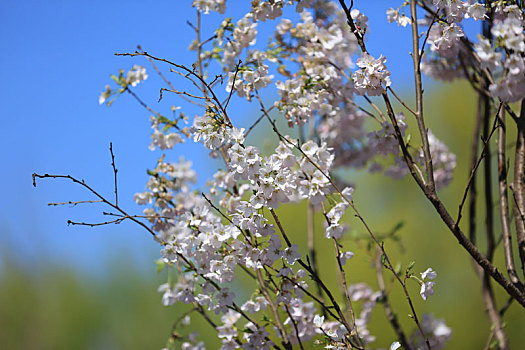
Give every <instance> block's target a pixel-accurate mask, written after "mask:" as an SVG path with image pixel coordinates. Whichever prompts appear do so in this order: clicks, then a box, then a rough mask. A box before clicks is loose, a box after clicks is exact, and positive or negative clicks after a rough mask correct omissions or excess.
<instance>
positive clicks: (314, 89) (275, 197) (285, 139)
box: [101, 0, 525, 350]
mask: <svg viewBox="0 0 525 350" xmlns="http://www.w3.org/2000/svg"><path fill="white" fill-rule="evenodd" d="M192 4H193V6H194V7H195V8H196V9H197V10H198V11H200V13H201V14H208V13H210V12H214V11H215V12H218V13H221V14H223V13H225V11H226V1H225V0H194V1H193V2H192ZM407 4H408V2H407V3H405V5H403V6H406V5H407ZM420 5H423V6H422V7H421V10H422V11H426V14H425V16H424V17H423V18H419V19H415V18H409V17H407V16H406V15H405V14H404V12H403V10H402V7H403V6H401V8H396V9H395V10H394V9H393V8H392V9H389V10H388V11H387V20H388V22H391V23H393V22H395V23H397V24H398V25H400V26H402V27H407V26H410V25H414V24H417V25H420V26H422V27H426V28H425V30H426V34H427V35H426V37H425V39H424V42H425V43H426V45H427V47H425V48H424V50H422V52H424V55H423V58H422V70H423V71H424V72H425V73H426V74H428V75H430V76H436V75H439V76H440V78H442V79H453V78H458V77H466V78H471V79H472V83H473V84H477V83H479V81H480V80H483V79H484V80H485V81H486V82H487V84H490V87H488V89H489V91H490V94H492V96H493V97H497V98H500V99H501V100H503V101H516V100H518V99H521V98H523V97H524V95H525V64H524V61H523V57H522V55H523V54H524V52H525V44H524V40H523V39H524V37H523V26H524V23H523V15H522V12H521V10H518V9H517V8H516V6H515V5H509V4H508V3H507V2H503V1H495V2H493V8H488V7H487V5H484V4H480V3H478V2H475V1H460V0H453V1H452V0H425V1H422V2H421V4H420ZM289 8H292V11H293V8H294V9H295V11H296V12H297V14H293V16H291V18H293V17H294V16H295V17H296V18H298V19H297V20H296V21H292V19H289V18H284V17H283V16H285V15H286V14H287V11H289ZM489 16H493V24H494V25H493V26H492V28H491V31H490V37H483V36H480V37H479V39H478V41H477V42H476V43H473V42H471V41H470V40H469V38H468V37H467V35H466V33H465V31H464V30H463V27H462V21H463V20H473V21H484V20H486V19H487V18H489ZM271 21H275V30H274V32H273V34H272V37H271V38H270V39H271V40H269V41H268V43H267V44H261V40H258V35H259V28H260V27H262V26H263V25H262V23H263V22H271ZM416 21H417V22H416ZM349 23H350V24H352V25H353V26H352V28H355V30H354V31H352V30H350V26H349V25H348V24H349ZM368 30H369V24H368V18H367V16H366V15H365V14H364V13H362V12H360V11H358V10H357V9H354V8H352V9H348V11H346V12H345V11H343V10H342V9H341V8H340V4H339V3H337V2H331V1H323V0H303V1H301V0H268V1H263V0H254V1H252V2H251V3H250V7H249V11H248V12H247V13H246V14H244V15H243V16H242V17H241V18H239V19H238V20H233V19H226V20H224V21H223V22H222V23H221V25H220V26H219V28H218V29H217V31H216V32H215V35H214V36H213V38H212V39H210V40H208V41H206V42H205V43H204V42H197V41H196V42H194V43H193V44H192V46H191V48H192V49H194V50H197V49H198V51H199V52H200V55H199V57H198V61H197V63H198V64H194V65H193V69H187V70H186V71H185V73H184V74H182V75H183V76H185V77H186V78H188V77H189V78H190V79H191V78H193V77H194V76H198V77H199V78H201V79H202V80H201V81H200V82H199V84H194V85H195V86H197V87H198V86H199V85H202V90H201V92H202V95H203V96H202V98H201V97H199V99H198V103H199V104H201V105H203V107H204V108H203V111H202V112H201V113H199V115H197V116H195V117H194V118H192V120H191V122H190V121H189V120H188V118H187V117H186V116H185V115H183V114H180V116H179V117H175V116H174V118H173V119H171V118H166V117H164V116H162V115H160V114H156V115H153V116H152V117H151V119H150V120H151V126H152V129H153V132H152V135H151V137H152V142H151V145H150V149H152V150H154V149H157V148H158V149H160V150H163V151H165V150H169V149H172V148H174V147H175V146H176V145H177V144H179V143H182V142H185V141H186V140H193V142H196V143H200V144H202V145H203V146H204V147H205V148H206V149H208V150H209V151H210V155H211V156H212V157H214V158H218V159H220V162H222V164H223V166H222V168H221V169H218V170H217V171H216V172H215V174H214V175H213V178H212V179H210V180H209V181H208V183H207V185H206V187H205V189H201V190H199V191H197V190H196V187H195V182H196V173H195V171H194V170H193V169H192V164H191V162H190V161H186V160H185V159H184V158H180V159H179V161H178V162H170V161H168V160H166V159H165V158H164V156H163V157H161V158H160V159H159V161H158V163H157V164H156V166H155V168H154V169H152V170H149V171H148V174H149V176H150V177H149V180H148V183H147V185H146V189H145V191H143V192H142V193H137V194H136V195H135V197H134V200H135V201H136V203H138V204H140V205H146V206H147V208H146V209H145V210H144V216H145V218H147V219H148V220H149V222H150V224H151V227H152V230H153V231H154V232H155V234H156V238H155V239H156V240H157V241H158V242H159V244H160V245H161V249H160V255H161V260H160V265H161V266H162V267H165V268H166V269H170V271H174V273H175V275H176V276H177V278H176V279H175V280H173V279H170V280H169V282H168V283H165V284H163V285H161V286H160V287H159V292H160V293H162V303H163V304H164V305H166V306H169V305H174V304H175V303H185V304H191V305H192V306H193V307H194V310H197V312H199V313H201V314H203V315H204V316H205V318H207V319H210V318H209V316H208V314H209V315H212V316H211V317H212V318H213V320H214V321H211V322H210V323H211V324H212V325H213V327H214V328H215V331H216V334H217V337H218V338H219V340H220V342H221V349H224V350H226V349H239V348H244V349H270V348H272V347H277V348H279V346H280V345H279V344H282V345H284V346H285V348H287V347H288V346H291V345H295V344H302V343H303V342H307V341H315V342H317V343H319V344H322V345H323V346H324V348H327V349H334V348H335V349H346V348H360V347H364V346H367V347H370V346H371V345H370V344H373V342H374V341H375V339H376V335H374V334H372V333H371V332H370V330H369V323H370V321H371V319H372V317H371V316H372V312H373V310H374V309H375V308H376V307H378V306H379V305H381V304H382V303H383V302H384V301H385V293H386V290H385V289H384V288H383V287H381V290H379V291H373V289H372V288H370V287H369V286H368V285H366V284H365V283H362V282H356V283H348V284H347V281H346V274H345V273H346V271H349V270H350V269H352V263H353V261H352V263H349V261H350V259H352V258H353V257H354V256H359V254H354V252H353V251H351V250H349V248H352V247H349V245H350V244H349V242H350V241H351V240H350V239H349V235H348V232H349V226H348V224H347V223H348V218H349V217H350V216H351V215H348V214H347V212H350V211H352V212H353V214H355V216H357V217H358V218H361V217H360V215H359V214H357V211H356V207H355V204H354V199H353V191H354V187H353V186H351V185H349V182H350V181H347V180H346V179H345V178H344V176H339V173H341V172H339V170H340V169H348V168H354V169H364V171H369V172H371V173H374V172H378V171H382V172H383V173H384V174H386V175H389V176H392V177H396V178H401V177H404V176H405V175H407V174H408V173H409V166H408V165H407V162H408V160H410V161H413V163H411V164H410V166H412V167H414V168H415V169H416V170H420V168H425V167H426V164H425V154H426V155H427V156H428V153H430V157H431V161H432V164H433V173H432V176H434V181H435V184H436V188H437V189H441V188H443V187H445V186H446V185H448V184H449V183H450V182H451V181H452V178H453V171H454V168H455V166H456V156H455V155H454V154H453V153H452V152H450V151H449V149H448V147H447V146H446V145H445V144H444V143H443V142H442V141H440V140H439V139H438V138H437V137H436V136H435V135H434V134H433V133H432V132H431V131H429V130H425V132H424V133H422V134H424V135H427V136H422V137H427V139H426V140H422V141H427V142H421V143H422V144H428V149H426V150H425V149H423V147H424V146H421V147H419V146H418V145H415V143H416V142H417V141H412V138H411V136H410V134H409V130H410V128H411V124H412V123H413V120H412V119H410V118H411V117H412V115H411V116H410V117H408V118H407V117H405V115H403V114H402V113H395V112H393V111H390V110H387V112H386V113H385V112H383V111H382V110H381V109H380V108H378V107H377V106H376V105H375V104H373V103H372V102H371V100H370V98H374V97H375V96H379V98H384V99H387V98H388V96H389V94H390V92H392V88H391V86H392V81H391V79H390V77H391V74H390V71H389V70H388V67H387V66H386V62H387V58H386V57H385V56H383V55H380V54H377V55H376V54H374V55H373V54H372V53H370V52H368V51H367V50H366V49H364V48H363V45H364V44H363V42H362V41H360V40H363V38H365V39H366V36H367V32H368ZM485 34H487V33H485ZM208 42H210V45H213V48H212V49H210V50H208V51H206V50H205V49H204V44H208ZM263 42H264V41H263ZM265 45H266V46H265ZM214 60H215V61H218V63H219V66H220V67H219V68H217V69H218V70H220V73H221V74H217V76H216V78H215V80H213V82H212V83H210V84H208V85H207V84H206V79H207V77H208V73H209V72H204V71H202V69H203V68H202V66H203V65H202V63H203V62H205V63H206V65H204V66H205V67H208V66H210V65H211V63H213V62H214ZM465 62H468V63H469V64H468V68H467V69H464V68H463V67H462V64H464V63H465ZM199 67H201V68H199ZM192 74H193V75H192ZM476 74H477V75H478V76H475V77H474V75H476ZM210 76H211V75H210ZM479 77H482V79H478V78H479ZM146 78H147V74H146V72H145V69H143V68H142V67H138V66H135V67H133V69H132V70H131V71H130V72H128V73H127V75H124V74H123V73H121V74H120V76H119V77H117V78H116V80H115V79H114V80H115V81H116V82H117V84H119V85H120V86H121V90H119V91H118V93H122V92H124V91H126V89H127V90H128V91H129V87H134V86H135V85H136V84H138V83H139V82H141V81H143V80H145V79H146ZM223 80H224V82H225V84H224V85H225V86H224V87H223V88H222V91H221V92H218V91H219V90H218V89H216V85H218V84H219V82H222V81H223ZM201 83H202V84H201ZM263 89H273V91H275V92H277V94H278V95H277V94H276V96H278V97H277V98H276V100H275V101H273V104H269V105H268V107H267V104H265V103H266V101H265V99H264V98H263V97H262V94H260V92H261V91H262V90H263ZM113 93H114V91H113V90H111V89H110V88H107V89H106V91H105V92H103V94H102V96H101V101H102V102H101V103H103V102H104V101H106V100H107V98H108V97H109V96H110V95H111V94H113ZM221 93H222V94H224V95H221ZM216 94H217V95H219V97H217V96H216ZM187 96H192V95H190V94H186V96H185V97H187ZM361 96H365V97H366V98H365V99H364V100H365V101H367V102H370V106H371V107H373V108H374V110H375V111H376V112H370V111H369V109H367V108H365V107H363V105H364V103H361V100H359V99H362V97H361ZM396 97H397V96H396ZM230 98H239V99H242V100H245V101H248V102H255V101H257V105H258V107H260V110H261V112H262V113H263V116H262V117H261V118H260V119H259V120H257V121H256V122H255V123H254V124H248V123H245V120H241V121H239V120H238V119H237V118H233V117H232V118H230V116H229V115H228V111H227V107H228V104H229V102H230ZM378 100H379V99H378ZM390 107H391V106H390ZM270 109H273V110H274V112H275V111H278V112H279V113H280V117H282V118H283V119H284V120H285V121H286V122H287V124H288V126H289V128H290V129H289V130H287V131H286V132H281V131H280V128H279V126H278V125H280V124H279V123H276V122H275V121H274V120H273V119H272V118H273V117H272V116H270V114H269V111H270ZM407 109H408V110H410V112H411V113H412V114H413V115H414V117H415V118H416V119H417V118H420V117H421V116H420V115H418V113H416V112H413V111H412V110H411V109H410V108H409V107H407ZM175 110H176V109H175ZM264 118H266V119H264ZM181 120H182V121H183V122H184V123H188V126H181V125H180V124H181V123H179V122H180V121H181ZM261 120H262V121H261ZM263 122H267V123H269V125H270V128H271V129H272V131H273V132H274V134H275V136H276V139H277V140H278V141H277V143H276V144H274V145H273V146H267V147H264V148H263V147H258V146H256V145H255V144H253V143H250V142H249V141H250V138H249V137H248V134H249V133H250V131H251V130H252V128H254V127H256V126H257V125H258V124H259V125H260V124H262V123H263ZM414 124H415V123H414ZM239 125H242V126H244V127H240V126H239ZM248 125H250V126H248ZM267 125H268V124H267ZM287 134H289V135H287ZM290 135H294V136H290ZM405 141H406V142H405ZM402 146H403V147H402ZM425 151H427V152H428V153H426V152H425ZM427 161H428V160H427ZM410 170H413V169H410ZM287 203H307V206H308V208H309V210H311V211H313V212H314V213H317V214H319V217H322V219H323V224H324V230H323V232H322V233H321V234H319V232H315V235H320V236H324V237H325V238H326V239H327V240H329V241H330V243H331V244H333V245H334V253H333V257H331V258H333V264H334V265H335V264H337V266H338V267H339V268H340V272H341V273H340V276H338V277H339V278H340V279H341V282H342V285H343V286H344V290H343V294H344V297H345V299H346V300H345V301H344V302H343V303H344V304H345V305H344V306H339V303H341V302H340V301H338V300H336V298H334V297H331V293H329V291H328V287H326V284H325V282H324V280H323V279H322V276H320V275H319V274H318V271H317V270H316V269H317V267H316V266H314V265H315V262H314V261H313V258H312V257H313V255H312V254H311V252H310V251H309V252H307V251H306V249H305V248H304V246H303V244H302V243H300V242H302V241H296V240H294V239H292V238H291V237H296V235H295V234H290V233H289V232H288V228H287V227H285V225H283V223H282V222H281V221H280V220H279V213H278V212H277V209H279V208H281V207H282V206H283V205H285V204H287ZM312 215H314V214H312ZM311 226H315V225H313V224H312V225H311ZM310 229H311V230H313V231H315V228H310ZM367 231H368V232H370V229H369V228H368V227H367ZM370 233H371V232H370ZM316 239H317V238H316ZM370 242H371V245H373V244H376V248H377V249H379V250H380V251H381V252H382V256H381V257H380V258H381V261H380V262H378V264H379V265H380V263H381V262H383V263H384V264H385V266H386V267H387V269H388V270H389V271H391V272H392V273H394V274H397V273H398V272H397V270H396V269H394V268H393V267H392V266H391V265H390V266H387V265H386V264H387V263H386V261H388V259H386V256H385V254H386V252H385V250H384V246H383V244H382V242H381V243H380V242H378V240H377V239H376V237H375V236H374V235H373V234H371V240H370ZM371 251H372V249H370V251H369V252H368V253H370V255H371V257H372V258H374V259H375V252H371ZM327 259H328V258H327ZM354 259H355V258H354ZM239 274H243V275H245V276H248V278H250V283H251V284H250V287H253V288H251V289H250V290H249V293H239V292H238V289H237V285H236V284H235V280H236V278H237V277H238V275H239ZM396 276H398V275H396ZM406 276H409V277H414V278H415V279H416V280H417V281H418V282H419V286H420V290H419V292H420V295H421V298H422V299H423V300H424V301H427V300H428V299H429V296H430V295H433V294H434V286H435V281H434V280H435V278H436V277H437V274H436V272H435V271H433V270H432V269H431V268H429V269H427V270H426V271H425V272H423V273H422V274H421V279H419V278H417V277H415V276H413V275H410V274H409V273H408V271H407V273H406ZM397 280H398V281H400V283H401V284H402V286H403V289H404V291H405V292H406V293H407V297H409V295H408V292H407V289H406V285H405V284H404V283H405V282H401V281H402V279H401V278H398V279H397ZM353 282H355V281H353ZM315 289H317V292H316V291H315ZM416 295H417V292H416ZM323 298H325V299H324V300H323ZM329 303H331V304H332V305H331V306H327V305H329ZM343 303H341V305H343ZM352 304H354V305H360V306H359V312H357V309H356V312H355V314H354V309H353V306H352ZM349 315H351V317H348V316H349ZM219 320H220V321H219ZM417 326H418V327H417V328H416V330H415V332H414V333H413V335H412V336H411V337H410V339H409V340H408V341H409V343H410V345H411V346H414V348H415V347H416V346H419V347H421V348H422V347H423V344H424V343H425V342H426V341H428V342H430V343H431V345H432V348H433V349H434V348H435V349H439V348H442V347H444V346H445V344H446V343H447V341H448V340H449V339H450V336H451V330H450V328H448V327H447V326H446V325H445V323H444V321H442V320H440V319H436V318H433V317H432V316H428V315H425V316H423V318H422V323H421V324H418V325H417ZM371 329H373V328H371ZM425 338H426V339H425ZM390 343H391V344H392V345H391V347H390V348H391V349H398V348H399V347H400V346H401V344H400V343H399V342H397V341H395V342H393V343H392V340H390V342H389V344H390ZM183 348H184V349H203V348H204V344H203V343H202V342H199V341H198V340H197V339H196V338H195V337H193V335H192V336H191V337H187V339H184V342H183Z"/></svg>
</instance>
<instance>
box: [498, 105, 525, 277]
mask: <svg viewBox="0 0 525 350" xmlns="http://www.w3.org/2000/svg"><path fill="white" fill-rule="evenodd" d="M497 143H498V182H499V212H500V218H501V232H502V235H503V250H504V255H505V265H506V266H507V273H508V275H509V279H510V281H511V282H512V283H514V284H519V283H520V280H519V278H518V275H517V273H516V265H515V263H514V255H513V254H512V236H511V233H510V219H509V202H508V195H507V163H506V155H505V144H506V125H505V109H503V108H502V109H501V110H500V113H499V128H498V142H497Z"/></svg>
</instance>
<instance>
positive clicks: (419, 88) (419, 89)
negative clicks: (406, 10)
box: [410, 0, 436, 192]
mask: <svg viewBox="0 0 525 350" xmlns="http://www.w3.org/2000/svg"><path fill="white" fill-rule="evenodd" d="M416 5H417V1H416V0H411V1H410V15H411V17H412V47H413V49H412V51H413V52H412V59H413V61H414V77H415V84H416V120H417V126H418V128H419V134H420V136H421V142H422V143H423V154H424V158H425V170H426V175H427V176H426V177H427V186H428V189H429V191H430V192H434V191H435V187H436V185H435V183H434V170H433V166H432V156H431V154H430V146H429V144H428V133H427V128H426V126H425V121H424V119H423V84H422V82H421V64H420V62H421V59H420V52H419V33H418V27H417V13H416Z"/></svg>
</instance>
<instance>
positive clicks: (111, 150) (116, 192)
mask: <svg viewBox="0 0 525 350" xmlns="http://www.w3.org/2000/svg"><path fill="white" fill-rule="evenodd" d="M109 153H111V166H112V167H113V175H114V178H115V205H117V206H118V190H117V172H118V170H117V168H116V167H115V156H114V155H113V143H112V142H110V143H109Z"/></svg>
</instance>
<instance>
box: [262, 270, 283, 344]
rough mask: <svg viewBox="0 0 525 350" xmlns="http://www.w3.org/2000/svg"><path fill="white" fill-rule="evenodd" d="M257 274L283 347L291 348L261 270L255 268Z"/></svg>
mask: <svg viewBox="0 0 525 350" xmlns="http://www.w3.org/2000/svg"><path fill="white" fill-rule="evenodd" d="M256 274H257V281H259V285H260V286H261V291H262V293H263V295H264V297H265V299H266V301H267V302H268V305H270V309H271V310H272V314H273V317H274V318H275V323H276V324H277V328H278V329H279V332H280V333H281V337H282V338H283V346H284V348H285V349H292V345H291V344H290V340H289V339H288V335H287V333H286V329H284V326H283V323H282V322H281V318H280V317H279V312H278V310H277V306H275V304H274V303H273V300H272V297H271V295H270V293H268V290H267V289H266V283H265V282H264V279H263V277H262V274H261V270H260V269H257V270H256Z"/></svg>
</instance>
